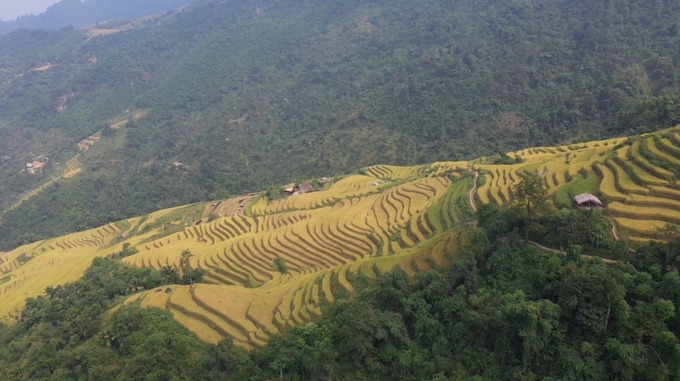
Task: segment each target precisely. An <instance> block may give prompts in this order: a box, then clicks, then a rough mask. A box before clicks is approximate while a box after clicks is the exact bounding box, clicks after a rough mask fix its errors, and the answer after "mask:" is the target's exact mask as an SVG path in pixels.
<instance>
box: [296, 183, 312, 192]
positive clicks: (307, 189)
mask: <svg viewBox="0 0 680 381" xmlns="http://www.w3.org/2000/svg"><path fill="white" fill-rule="evenodd" d="M298 191H299V192H300V193H302V194H304V193H311V192H314V191H316V189H314V187H313V186H312V184H310V183H304V184H300V185H299V186H298Z"/></svg>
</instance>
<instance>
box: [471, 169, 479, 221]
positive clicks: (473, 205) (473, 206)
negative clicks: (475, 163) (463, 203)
mask: <svg viewBox="0 0 680 381" xmlns="http://www.w3.org/2000/svg"><path fill="white" fill-rule="evenodd" d="M477 178H479V172H477V171H475V184H474V186H473V187H472V189H471V190H470V207H472V211H473V212H476V211H477V204H475V192H476V191H477Z"/></svg>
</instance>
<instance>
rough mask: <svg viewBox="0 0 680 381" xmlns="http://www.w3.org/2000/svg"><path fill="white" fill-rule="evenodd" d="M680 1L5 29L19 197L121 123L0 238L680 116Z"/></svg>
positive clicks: (8, 174) (233, 6) (365, 7)
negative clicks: (77, 170)
mask: <svg viewBox="0 0 680 381" xmlns="http://www.w3.org/2000/svg"><path fill="white" fill-rule="evenodd" d="M679 6H680V5H678V3H677V2H673V1H630V0H617V1H612V2H606V3H593V2H588V1H557V2H550V3H541V4H533V3H530V2H525V1H504V2H496V1H482V2H479V1H459V2H450V1H427V2H418V3H414V2H412V1H396V2H395V1H392V2H377V3H376V2H364V1H358V0H357V1H349V2H331V1H326V2H318V1H316V2H311V1H302V2H300V1H287V0H277V1H273V0H272V1H265V2H251V1H245V0H243V1H228V2H222V1H212V0H210V1H209V0H203V1H198V2H196V3H195V4H193V5H192V6H190V7H188V8H186V9H185V10H184V11H183V12H177V13H175V14H172V15H167V16H165V17H162V18H159V19H153V20H146V21H143V22H142V21H138V22H134V23H131V24H127V25H125V26H120V25H108V26H106V25H104V26H101V28H97V29H90V30H84V31H80V30H61V31H58V32H49V33H48V32H31V31H19V32H16V33H13V34H11V35H9V36H7V37H5V38H1V39H0V113H1V114H2V119H1V120H0V133H1V134H2V136H3V139H2V141H0V152H2V155H1V156H2V157H0V159H2V162H1V163H0V179H1V180H2V181H0V205H2V208H3V210H4V209H9V208H11V207H12V206H14V205H16V204H17V202H18V201H19V200H22V199H24V198H25V196H26V195H27V194H28V193H29V192H31V191H32V190H33V189H36V188H39V187H40V186H42V185H43V184H45V183H47V182H50V181H52V180H54V179H55V178H56V177H57V176H58V174H59V173H60V171H62V170H63V166H64V164H65V163H66V162H67V161H68V160H70V159H71V158H73V157H74V156H75V155H76V153H77V151H76V150H77V149H76V144H77V143H78V142H81V141H82V140H83V139H86V138H88V137H89V136H92V135H94V134H96V133H97V132H101V135H102V139H101V140H100V141H98V142H97V144H95V146H94V147H93V148H92V149H91V150H88V151H87V152H85V153H82V155H83V160H81V163H82V164H83V166H82V173H81V174H80V175H78V176H75V177H73V178H71V179H59V180H58V181H55V182H53V183H52V184H51V185H50V186H48V187H45V188H43V189H46V190H47V191H44V192H39V193H34V194H35V196H34V197H32V198H31V199H30V200H29V201H28V202H23V203H21V205H19V206H18V207H16V208H14V209H12V210H11V211H10V212H7V213H5V214H4V215H3V222H2V226H0V247H3V248H5V249H8V248H10V247H14V246H16V245H18V244H22V243H29V242H32V241H35V240H37V239H43V238H48V237H53V236H55V235H59V234H64V233H66V232H68V231H73V230H77V229H78V230H81V229H87V228H93V227H95V226H99V225H102V224H104V223H106V222H107V221H111V220H118V219H122V218H128V217H131V216H134V215H139V214H142V213H146V212H150V211H152V210H156V209H159V208H163V207H170V206H174V205H181V204H185V203H189V202H196V201H199V200H204V199H217V198H225V197H227V196H232V195H236V194H242V193H246V192H249V191H256V190H259V189H264V188H266V187H268V186H270V185H271V184H275V183H283V182H285V181H289V180H290V179H301V178H308V177H313V176H323V175H333V174H336V173H347V172H353V171H356V170H357V169H358V168H359V167H361V166H366V165H370V164H373V163H380V162H382V163H393V164H400V165H416V164H422V163H427V162H432V161H435V160H462V159H470V158H474V157H478V156H480V155H490V154H494V153H498V152H506V151H510V150H514V149H519V148H520V147H526V146H534V145H555V144H565V143H569V142H571V141H575V140H573V139H575V138H579V139H580V140H589V139H601V138H605V137H607V136H611V135H620V134H622V133H625V134H634V133H638V132H641V131H645V130H647V129H649V128H651V127H652V126H650V124H654V125H663V126H668V125H672V124H674V123H677V122H678V121H679V120H680V111H679V110H678V106H677V105H678V102H677V97H675V96H672V95H669V94H670V93H673V92H676V91H677V85H678V83H677V81H678V67H680V65H678V64H677V62H678V51H677V46H678V45H679V41H678V38H679V37H678V24H677V17H675V16H674V15H677V14H678V12H679V11H680V9H678V7H679ZM631 104H637V105H638V106H636V107H631V108H629V109H628V110H632V111H631V112H630V113H624V114H621V116H620V117H619V118H614V117H613V116H614V115H616V114H617V112H619V111H620V110H622V109H623V108H624V107H625V106H627V105H631ZM633 110H634V112H633ZM133 115H144V117H139V118H137V117H134V116H133ZM649 115H653V116H654V118H653V119H649V118H647V117H648V116H649ZM641 116H642V117H641ZM128 119H129V120H130V121H131V123H127V124H126V125H125V127H124V128H119V129H112V128H111V127H109V126H114V125H118V124H119V123H121V122H122V121H126V120H128ZM640 120H644V121H645V124H640V123H639V121H640ZM42 157H46V158H48V159H49V161H48V162H47V164H46V165H45V167H44V169H43V171H42V172H40V173H39V174H37V175H29V174H27V173H25V172H22V169H25V166H26V163H31V162H33V161H35V160H38V159H39V158H42ZM176 163H179V164H181V165H176ZM48 206H49V208H48ZM52 211H58V212H52Z"/></svg>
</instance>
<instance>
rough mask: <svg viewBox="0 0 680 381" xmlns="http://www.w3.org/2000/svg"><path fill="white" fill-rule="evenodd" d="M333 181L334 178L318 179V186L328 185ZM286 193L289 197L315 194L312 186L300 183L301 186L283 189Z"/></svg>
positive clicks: (292, 185) (294, 185)
mask: <svg viewBox="0 0 680 381" xmlns="http://www.w3.org/2000/svg"><path fill="white" fill-rule="evenodd" d="M333 180H335V178H334V177H326V176H324V177H322V178H320V179H319V185H324V184H328V183H332V182H333ZM284 190H285V191H286V193H288V194H290V195H291V196H295V195H298V194H305V193H311V192H316V189H315V188H314V186H313V185H312V184H310V183H302V184H297V185H296V184H290V185H288V186H287V187H285V188H284Z"/></svg>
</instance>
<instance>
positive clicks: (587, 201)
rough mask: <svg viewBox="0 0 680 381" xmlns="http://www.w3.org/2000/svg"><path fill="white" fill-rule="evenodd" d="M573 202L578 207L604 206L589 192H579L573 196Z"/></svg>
mask: <svg viewBox="0 0 680 381" xmlns="http://www.w3.org/2000/svg"><path fill="white" fill-rule="evenodd" d="M574 204H576V206H578V207H579V208H604V204H603V203H602V201H600V199H599V198H597V197H595V196H593V195H592V194H590V193H581V194H580V195H578V196H574Z"/></svg>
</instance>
